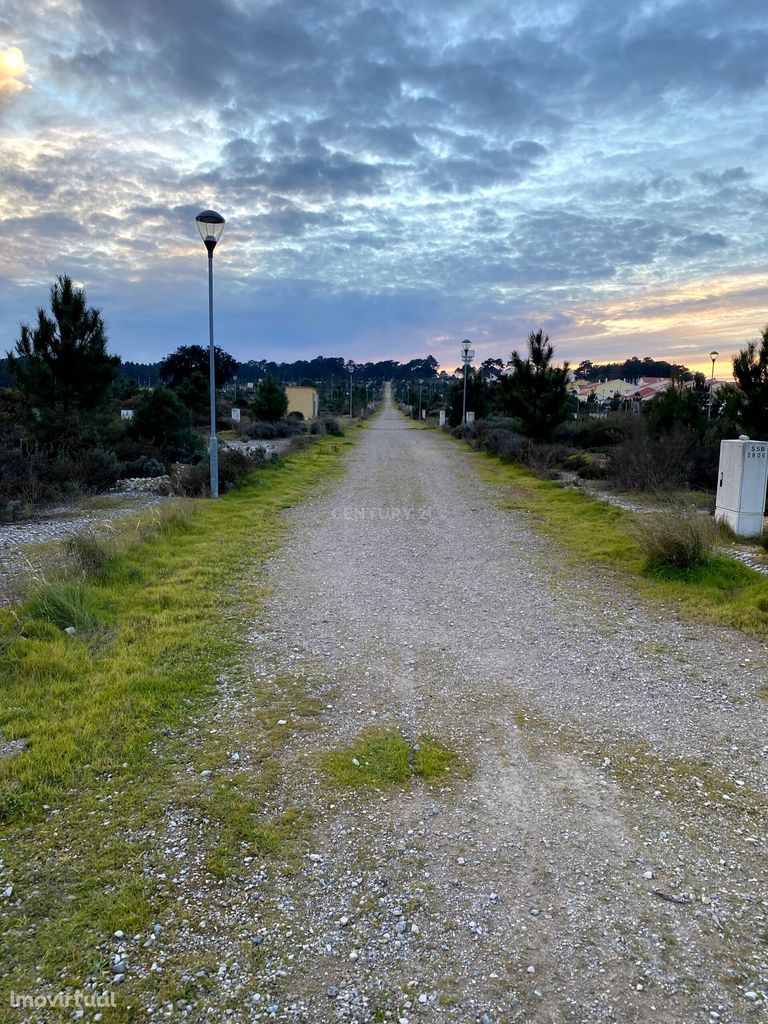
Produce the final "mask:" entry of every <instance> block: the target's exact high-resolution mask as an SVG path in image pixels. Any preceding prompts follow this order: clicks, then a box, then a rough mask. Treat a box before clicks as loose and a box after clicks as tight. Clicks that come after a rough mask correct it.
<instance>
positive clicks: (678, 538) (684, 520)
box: [633, 507, 716, 572]
mask: <svg viewBox="0 0 768 1024" xmlns="http://www.w3.org/2000/svg"><path fill="white" fill-rule="evenodd" d="M633 532H634V535H635V537H636V538H637V541H638V543H639V544H640V547H641V549H642V551H643V554H644V555H645V559H646V569H648V570H649V571H651V572H659V571H663V570H665V569H677V570H683V571H688V570H690V569H695V568H696V567H697V566H700V565H705V564H706V563H707V562H708V561H709V560H710V559H711V557H712V554H713V551H714V547H715V542H716V532H715V529H714V526H713V524H712V522H711V521H710V520H709V519H707V518H705V517H704V516H702V515H700V514H698V513H696V512H686V511H685V510H683V509H679V508H673V507H670V508H667V509H663V510H661V511H659V512H654V513H651V514H650V515H647V516H644V517H643V518H642V519H640V520H638V522H637V523H636V525H635V527H634V528H633Z"/></svg>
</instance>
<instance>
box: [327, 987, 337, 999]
mask: <svg viewBox="0 0 768 1024" xmlns="http://www.w3.org/2000/svg"><path fill="white" fill-rule="evenodd" d="M325 994H326V995H327V996H328V998H329V999H336V998H337V997H338V994H339V990H338V989H337V988H336V986H335V985H329V987H328V988H327V989H326V990H325Z"/></svg>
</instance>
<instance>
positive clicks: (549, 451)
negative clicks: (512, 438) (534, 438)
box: [526, 444, 571, 480]
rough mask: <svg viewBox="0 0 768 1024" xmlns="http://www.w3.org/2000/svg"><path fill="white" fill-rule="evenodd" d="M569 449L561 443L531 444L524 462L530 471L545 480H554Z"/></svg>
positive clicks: (569, 452) (568, 453)
mask: <svg viewBox="0 0 768 1024" xmlns="http://www.w3.org/2000/svg"><path fill="white" fill-rule="evenodd" d="M570 454H571V451H570V449H568V448H565V447H564V446H563V445H561V444H531V445H529V447H528V449H527V452H526V462H527V465H528V468H529V469H530V470H531V472H533V473H535V474H536V475H537V476H541V477H544V478H545V479H547V480H556V479H557V477H558V476H559V473H558V472H557V470H558V469H561V468H562V466H563V464H564V463H565V461H566V459H567V458H568V456H569V455H570Z"/></svg>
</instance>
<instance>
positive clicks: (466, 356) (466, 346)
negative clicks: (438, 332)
mask: <svg viewBox="0 0 768 1024" xmlns="http://www.w3.org/2000/svg"><path fill="white" fill-rule="evenodd" d="M471 344H472V342H471V341H469V339H467V338H465V339H464V341H462V343H461V361H462V363H464V406H463V409H462V413H461V422H462V423H466V422H467V367H468V366H469V364H470V363H471V362H472V360H473V359H474V356H475V353H474V352H473V351H472V349H471V348H470V346H471Z"/></svg>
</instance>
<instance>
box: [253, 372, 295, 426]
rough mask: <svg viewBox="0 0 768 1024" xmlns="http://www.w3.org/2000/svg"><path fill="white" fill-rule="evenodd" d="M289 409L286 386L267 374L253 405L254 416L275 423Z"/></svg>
mask: <svg viewBox="0 0 768 1024" xmlns="http://www.w3.org/2000/svg"><path fill="white" fill-rule="evenodd" d="M287 411H288V396H287V395H286V393H285V388H284V387H283V386H282V385H281V384H278V382H277V381H276V380H275V378H274V377H272V376H266V377H265V378H264V380H263V381H262V382H261V384H259V389H258V391H257V392H256V397H255V398H254V400H253V403H252V405H251V412H252V413H253V418H254V419H256V420H266V421H267V423H274V421H275V420H281V419H282V418H283V416H285V414H286V412H287Z"/></svg>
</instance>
